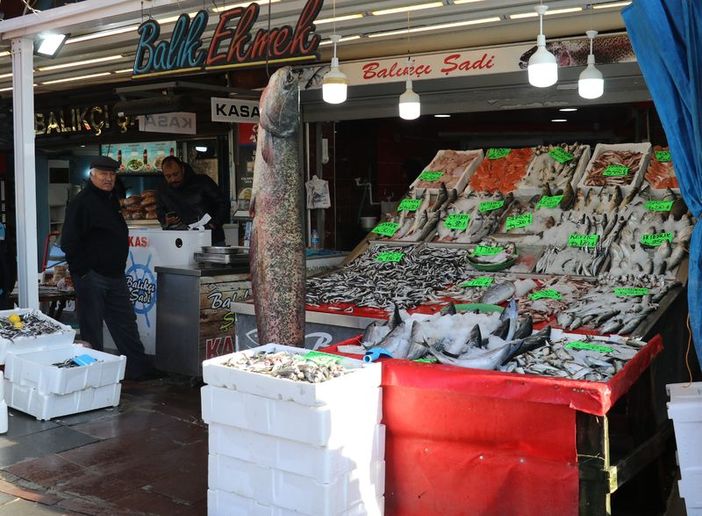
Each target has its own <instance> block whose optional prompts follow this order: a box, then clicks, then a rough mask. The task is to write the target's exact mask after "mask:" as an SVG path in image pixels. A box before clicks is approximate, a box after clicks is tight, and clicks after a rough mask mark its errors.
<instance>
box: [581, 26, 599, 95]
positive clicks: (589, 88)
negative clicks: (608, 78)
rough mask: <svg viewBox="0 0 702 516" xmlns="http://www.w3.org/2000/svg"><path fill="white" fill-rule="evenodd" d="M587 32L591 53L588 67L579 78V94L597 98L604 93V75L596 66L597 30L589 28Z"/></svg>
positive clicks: (588, 57)
mask: <svg viewBox="0 0 702 516" xmlns="http://www.w3.org/2000/svg"><path fill="white" fill-rule="evenodd" d="M585 34H587V37H588V38H590V54H589V55H588V56H587V68H585V70H583V71H582V72H581V73H580V78H579V79H578V94H579V95H580V96H581V97H582V98H584V99H596V98H599V97H601V96H602V94H603V93H604V77H602V72H600V71H599V70H598V69H597V68H595V54H594V53H593V51H592V47H593V43H594V40H595V36H597V31H596V30H589V31H587V32H586V33H585Z"/></svg>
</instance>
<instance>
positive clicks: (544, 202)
mask: <svg viewBox="0 0 702 516" xmlns="http://www.w3.org/2000/svg"><path fill="white" fill-rule="evenodd" d="M562 200H563V196H562V195H544V196H543V197H541V199H539V202H538V203H537V204H536V209H537V210H540V209H541V208H549V209H553V208H558V206H559V205H560V204H561V201H562Z"/></svg>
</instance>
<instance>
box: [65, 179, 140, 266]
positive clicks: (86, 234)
mask: <svg viewBox="0 0 702 516" xmlns="http://www.w3.org/2000/svg"><path fill="white" fill-rule="evenodd" d="M61 249H63V252H64V253H66V260H67V261H68V267H69V269H70V270H71V274H72V275H74V276H79V277H80V276H84V275H85V274H87V273H88V272H90V271H95V272H97V273H99V274H103V275H105V276H111V277H115V278H116V277H119V276H122V275H124V269H125V267H126V265H127V255H128V254H129V230H128V229H127V223H126V222H124V218H123V217H122V214H121V212H120V210H119V201H118V200H117V196H116V194H115V193H114V191H113V192H105V191H103V190H100V189H99V188H97V187H96V186H95V185H93V183H92V182H91V181H90V180H89V181H88V186H86V187H85V188H84V189H83V191H81V192H80V193H79V194H78V195H76V197H75V198H74V199H73V200H72V201H71V202H70V203H68V207H67V208H66V219H65V221H64V224H63V234H62V236H61Z"/></svg>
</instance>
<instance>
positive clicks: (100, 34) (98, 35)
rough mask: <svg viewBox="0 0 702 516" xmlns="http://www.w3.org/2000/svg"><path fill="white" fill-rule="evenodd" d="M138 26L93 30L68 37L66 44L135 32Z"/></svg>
mask: <svg viewBox="0 0 702 516" xmlns="http://www.w3.org/2000/svg"><path fill="white" fill-rule="evenodd" d="M138 28H139V26H138V25H129V26H127V27H118V28H116V29H107V30H102V31H100V32H93V33H91V34H84V35H83V36H76V37H75V38H68V41H66V45H70V44H71V43H80V42H81V41H89V40H91V39H97V38H106V37H107V36H114V35H116V34H124V33H125V32H136V30H137V29H138Z"/></svg>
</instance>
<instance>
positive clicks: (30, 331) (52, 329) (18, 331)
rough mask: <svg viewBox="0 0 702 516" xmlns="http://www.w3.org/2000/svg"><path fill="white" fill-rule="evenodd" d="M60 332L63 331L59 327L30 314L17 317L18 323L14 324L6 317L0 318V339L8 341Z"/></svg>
mask: <svg viewBox="0 0 702 516" xmlns="http://www.w3.org/2000/svg"><path fill="white" fill-rule="evenodd" d="M18 315H19V314H18ZM62 331H64V329H63V328H62V327H61V326H58V325H57V324H55V323H53V322H51V321H50V320H47V319H44V318H41V317H39V316H38V315H37V314H36V313H32V312H30V313H27V314H23V315H19V323H14V322H12V321H10V320H9V319H8V318H7V317H0V338H3V339H7V340H10V341H11V340H14V339H16V338H18V337H39V336H40V335H51V334H53V333H60V332H62Z"/></svg>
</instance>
